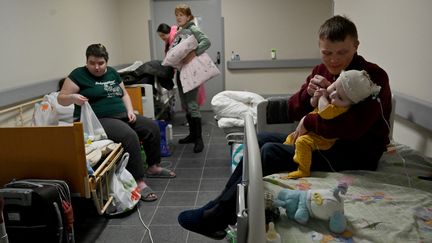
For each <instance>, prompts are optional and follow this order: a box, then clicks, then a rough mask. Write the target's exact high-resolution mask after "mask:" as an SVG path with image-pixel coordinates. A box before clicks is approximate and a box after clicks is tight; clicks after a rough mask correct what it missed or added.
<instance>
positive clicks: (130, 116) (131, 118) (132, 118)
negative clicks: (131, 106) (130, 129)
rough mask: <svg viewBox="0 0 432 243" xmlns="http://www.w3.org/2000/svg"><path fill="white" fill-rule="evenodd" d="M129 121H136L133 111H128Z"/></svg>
mask: <svg viewBox="0 0 432 243" xmlns="http://www.w3.org/2000/svg"><path fill="white" fill-rule="evenodd" d="M128 119H129V123H134V122H135V121H136V115H135V113H134V112H133V111H130V112H128Z"/></svg>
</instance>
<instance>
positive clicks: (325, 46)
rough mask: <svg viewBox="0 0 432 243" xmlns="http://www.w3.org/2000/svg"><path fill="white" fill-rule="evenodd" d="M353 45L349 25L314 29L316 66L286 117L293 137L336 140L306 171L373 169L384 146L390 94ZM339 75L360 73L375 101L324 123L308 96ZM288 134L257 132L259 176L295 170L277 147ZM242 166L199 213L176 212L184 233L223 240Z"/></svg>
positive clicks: (381, 75)
mask: <svg viewBox="0 0 432 243" xmlns="http://www.w3.org/2000/svg"><path fill="white" fill-rule="evenodd" d="M358 46H359V41H358V36H357V29H356V26H355V25H354V23H352V22H351V21H350V20H349V19H347V18H345V17H342V16H334V17H332V18H330V19H328V20H327V21H326V22H325V23H324V24H323V25H322V26H321V27H320V30H319V49H320V53H321V59H322V64H320V65H318V66H316V67H315V68H314V69H313V70H312V73H311V74H310V75H309V76H308V77H307V78H306V82H305V83H304V84H303V85H302V86H301V88H300V90H299V91H298V92H297V93H295V94H294V95H293V96H291V98H290V99H289V102H288V103H289V110H288V115H289V118H290V119H292V120H293V121H300V122H299V125H298V126H297V128H296V131H295V132H296V137H298V136H301V135H303V134H305V133H307V132H308V131H312V132H315V133H316V134H318V135H320V136H323V137H326V138H338V140H337V142H336V143H335V145H333V147H332V148H330V149H329V150H326V151H319V150H318V151H316V152H314V153H313V154H312V166H311V170H312V171H314V170H315V171H317V170H321V171H340V170H359V169H364V170H375V169H376V167H377V163H378V160H379V158H380V157H381V155H382V153H383V152H384V151H385V150H386V145H387V144H388V143H389V138H388V136H389V132H390V129H389V126H388V124H389V117H390V112H391V91H390V86H389V80H388V76H387V74H386V72H385V71H384V70H383V69H381V68H380V67H379V66H378V65H376V64H373V63H370V62H367V61H366V60H365V59H364V58H363V57H361V56H359V55H358V54H357V48H358ZM342 70H366V71H367V72H368V73H369V76H370V78H371V80H372V81H373V82H374V83H375V84H377V85H379V86H381V91H380V93H379V94H378V96H377V97H373V98H367V99H365V100H363V101H361V102H359V103H357V104H355V105H353V106H351V108H350V109H349V110H348V111H347V112H345V113H344V114H342V115H340V116H338V117H337V118H334V119H331V120H324V119H322V118H320V117H319V116H318V115H316V114H310V111H312V110H313V108H314V107H312V105H311V97H312V96H313V95H314V93H315V91H316V90H317V89H319V88H326V87H328V86H329V85H330V84H331V83H332V82H334V81H335V80H336V79H337V77H338V75H339V74H340V73H341V71H342ZM287 135H288V134H278V133H260V134H258V143H259V146H260V148H261V160H262V166H263V175H269V174H272V173H277V172H282V171H295V170H297V165H298V164H297V163H295V162H293V156H294V147H293V146H292V145H287V144H283V142H284V141H285V138H286V136H287ZM242 167H243V166H242V162H240V163H239V165H238V166H237V168H236V169H235V171H234V172H233V174H232V175H231V177H230V179H229V181H228V183H227V185H226V186H225V189H224V191H223V192H222V193H221V194H220V196H219V197H217V198H216V199H215V200H213V201H210V202H209V203H207V204H206V205H204V206H203V207H201V208H198V209H194V210H187V211H183V212H182V213H180V215H179V216H178V221H179V223H180V225H181V226H182V227H184V228H185V229H187V230H190V231H193V232H196V233H199V234H203V235H205V236H208V237H210V238H213V239H223V238H224V236H225V235H226V233H225V231H224V229H225V228H226V227H227V226H228V225H229V224H235V223H236V220H237V217H236V211H235V210H236V192H237V184H238V183H240V182H241V180H242Z"/></svg>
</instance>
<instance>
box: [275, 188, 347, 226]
mask: <svg viewBox="0 0 432 243" xmlns="http://www.w3.org/2000/svg"><path fill="white" fill-rule="evenodd" d="M347 189H348V186H347V184H346V183H342V184H340V185H339V186H338V187H336V188H334V189H330V190H329V189H326V190H308V191H300V190H290V189H283V190H282V191H280V192H279V194H278V196H277V199H276V200H275V201H274V202H273V205H274V206H276V207H282V208H284V209H285V210H286V214H287V216H288V217H289V218H290V219H294V220H295V221H297V222H298V223H300V224H306V223H307V222H308V220H309V218H310V217H312V218H318V219H322V220H327V221H328V222H329V228H330V231H332V232H334V233H338V234H340V233H342V232H344V231H345V229H346V224H347V223H346V218H345V215H344V205H343V199H342V198H341V197H340V196H339V193H341V194H345V193H346V191H347Z"/></svg>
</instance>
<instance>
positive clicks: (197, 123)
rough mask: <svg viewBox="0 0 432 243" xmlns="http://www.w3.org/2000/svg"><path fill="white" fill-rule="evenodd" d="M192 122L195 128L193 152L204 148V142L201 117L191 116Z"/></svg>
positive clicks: (199, 151) (198, 151)
mask: <svg viewBox="0 0 432 243" xmlns="http://www.w3.org/2000/svg"><path fill="white" fill-rule="evenodd" d="M191 119H192V124H193V127H194V129H195V146H194V149H193V151H194V153H201V152H202V151H203V149H204V143H203V140H202V128H201V118H199V117H192V118H191Z"/></svg>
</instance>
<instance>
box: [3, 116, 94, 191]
mask: <svg viewBox="0 0 432 243" xmlns="http://www.w3.org/2000/svg"><path fill="white" fill-rule="evenodd" d="M82 131H83V129H82V124H81V123H74V124H73V126H47V127H2V128H0V148H1V149H0V168H1V169H0V185H4V184H6V183H8V182H10V181H11V180H13V179H21V178H27V179H28V178H33V177H34V176H33V175H35V174H37V175H38V178H36V179H62V180H65V181H67V182H68V184H69V186H70V190H71V192H73V193H77V194H79V196H82V197H90V190H89V188H88V187H89V186H88V185H89V183H88V173H87V166H86V164H85V161H86V158H85V149H84V134H83V132H82ZM35 171H37V173H34V172H35ZM12 175H13V176H12Z"/></svg>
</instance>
